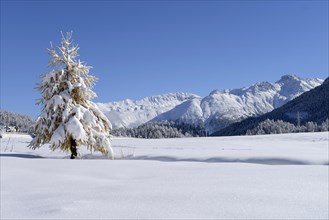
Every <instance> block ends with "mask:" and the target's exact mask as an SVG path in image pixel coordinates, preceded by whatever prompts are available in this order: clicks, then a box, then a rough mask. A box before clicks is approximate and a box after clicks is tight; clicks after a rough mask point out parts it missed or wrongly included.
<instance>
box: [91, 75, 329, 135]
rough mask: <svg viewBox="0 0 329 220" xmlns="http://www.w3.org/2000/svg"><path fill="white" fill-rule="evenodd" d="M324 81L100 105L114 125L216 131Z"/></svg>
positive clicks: (284, 80)
mask: <svg viewBox="0 0 329 220" xmlns="http://www.w3.org/2000/svg"><path fill="white" fill-rule="evenodd" d="M322 82H323V80H321V79H317V78H315V79H304V78H301V77H298V76H296V75H284V76H282V77H281V78H280V79H279V80H278V81H276V82H275V83H270V82H258V83H255V84H253V85H251V86H249V87H243V88H239V89H223V90H213V91H211V92H210V94H209V95H208V96H205V97H200V96H198V95H195V94H192V93H182V92H181V93H169V94H164V95H158V96H151V97H146V98H144V99H141V100H136V101H133V100H129V99H127V100H124V101H120V102H110V103H97V104H98V106H99V107H100V109H101V110H102V111H103V112H104V113H105V115H106V116H107V117H108V118H109V120H110V121H111V122H112V124H113V127H114V128H120V127H135V126H138V125H141V124H143V123H146V122H166V121H174V122H178V123H180V122H182V123H189V124H195V125H202V126H204V127H205V128H206V129H207V130H208V131H209V132H210V133H212V132H214V131H216V130H220V129H221V128H224V127H226V126H228V125H230V124H232V123H234V122H238V121H241V120H243V119H245V118H247V117H250V116H259V115H262V114H265V113H267V112H270V111H272V110H273V109H276V108H278V107H281V106H282V105H284V104H285V103H287V102H289V101H291V100H293V99H294V98H296V97H298V96H299V95H301V94H302V93H304V92H306V91H309V90H310V89H312V88H314V87H316V86H319V85H320V84H321V83H322Z"/></svg>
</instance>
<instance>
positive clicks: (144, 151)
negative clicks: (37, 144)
mask: <svg viewBox="0 0 329 220" xmlns="http://www.w3.org/2000/svg"><path fill="white" fill-rule="evenodd" d="M0 140H1V156H0V162H1V203H0V205H1V214H0V219H328V217H329V212H328V205H329V204H328V193H329V192H328V171H329V170H328V162H329V158H328V157H329V155H328V153H329V152H328V143H329V132H321V133H300V134H283V135H264V136H240V137H214V138H183V139H158V140H146V139H133V138H113V140H112V146H113V150H114V152H115V155H116V156H115V157H116V160H108V159H104V158H103V157H102V156H101V155H100V154H90V153H88V151H86V150H85V148H84V147H82V148H81V149H80V154H81V155H80V156H81V157H82V158H83V159H80V160H79V159H78V160H70V159H68V158H69V155H68V153H64V152H60V151H50V150H49V148H48V147H47V146H43V147H41V148H39V149H37V150H30V149H28V148H26V145H27V144H28V143H29V141H31V138H30V137H29V136H27V135H18V134H4V137H3V138H1V139H0Z"/></svg>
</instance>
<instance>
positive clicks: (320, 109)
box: [213, 78, 329, 136]
mask: <svg viewBox="0 0 329 220" xmlns="http://www.w3.org/2000/svg"><path fill="white" fill-rule="evenodd" d="M328 97H329V78H327V79H326V80H325V81H324V82H323V83H322V85H320V86H318V87H316V88H314V89H312V90H310V91H308V92H305V93H303V94H302V95H300V96H299V97H297V98H295V99H294V100H292V101H290V102H288V103H286V104H285V105H283V106H281V107H280V108H277V109H275V110H273V111H271V112H269V113H266V114H264V115H262V116H260V117H257V118H255V117H252V118H247V119H245V120H243V121H241V122H238V123H234V124H232V125H230V126H228V127H227V128H225V129H222V130H220V131H218V132H215V133H214V134H213V136H229V135H244V134H246V132H247V130H250V129H253V128H255V127H256V126H257V125H258V124H259V123H260V122H262V121H265V120H266V119H274V120H283V121H288V122H292V123H295V124H296V122H297V117H298V116H299V117H300V121H301V122H302V123H303V122H306V121H314V122H317V123H321V122H323V121H325V120H326V119H327V118H329V98H328ZM297 115H298V116H297Z"/></svg>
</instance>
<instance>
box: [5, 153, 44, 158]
mask: <svg viewBox="0 0 329 220" xmlns="http://www.w3.org/2000/svg"><path fill="white" fill-rule="evenodd" d="M0 157H17V158H26V159H40V158H44V157H41V156H38V155H31V154H0Z"/></svg>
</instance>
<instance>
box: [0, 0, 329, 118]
mask: <svg viewBox="0 0 329 220" xmlns="http://www.w3.org/2000/svg"><path fill="white" fill-rule="evenodd" d="M71 30H73V33H74V34H73V38H74V39H75V41H76V43H78V44H79V46H80V47H81V49H80V59H81V60H82V61H85V62H87V64H88V65H91V66H93V67H94V68H93V69H92V71H91V74H93V75H94V76H96V77H98V78H99V81H98V83H97V84H96V86H95V88H94V91H95V92H96V93H97V94H98V98H96V99H94V100H93V101H95V102H109V101H118V100H123V99H127V98H129V99H140V98H143V97H145V96H150V95H158V94H163V93H169V92H179V91H182V92H192V93H195V94H197V95H200V96H206V95H207V94H209V93H210V92H211V91H212V90H214V89H226V88H240V87H243V86H248V85H251V84H253V83H255V82H259V81H269V82H274V81H276V80H278V79H279V78H280V77H281V76H282V75H284V74H296V75H298V76H301V77H307V78H313V77H317V78H322V79H324V78H326V77H328V1H3V0H2V1H1V109H5V110H9V111H14V112H19V113H23V114H28V115H30V116H32V117H36V116H37V115H38V114H39V113H40V107H39V106H36V105H35V100H36V99H37V98H39V97H40V93H39V92H38V91H37V90H36V89H35V85H36V83H38V82H39V81H40V79H39V77H38V76H39V75H40V74H42V73H45V72H47V71H49V70H50V69H48V68H47V62H48V60H49V57H48V55H47V53H46V48H49V42H50V41H52V42H53V43H54V44H55V45H57V44H58V43H59V42H60V31H63V32H66V31H71Z"/></svg>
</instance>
